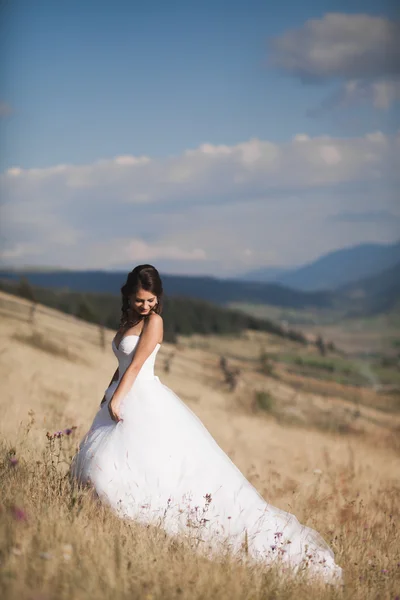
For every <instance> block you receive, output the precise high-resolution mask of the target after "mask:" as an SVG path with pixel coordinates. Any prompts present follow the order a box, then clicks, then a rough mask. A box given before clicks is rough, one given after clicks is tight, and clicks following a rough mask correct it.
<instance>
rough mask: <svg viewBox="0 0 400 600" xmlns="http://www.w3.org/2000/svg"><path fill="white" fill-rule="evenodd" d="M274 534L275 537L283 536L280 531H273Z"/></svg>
mask: <svg viewBox="0 0 400 600" xmlns="http://www.w3.org/2000/svg"><path fill="white" fill-rule="evenodd" d="M274 536H275V537H277V538H280V537H282V536H283V533H282V531H277V532H276V533H274Z"/></svg>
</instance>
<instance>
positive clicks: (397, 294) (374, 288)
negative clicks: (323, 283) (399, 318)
mask: <svg viewBox="0 0 400 600" xmlns="http://www.w3.org/2000/svg"><path fill="white" fill-rule="evenodd" d="M338 291H339V292H340V293H341V294H343V295H344V296H345V297H347V298H348V299H349V300H351V301H352V305H353V308H352V310H351V312H352V314H354V315H356V314H362V315H364V316H371V315H376V314H380V313H383V312H389V311H391V310H393V309H395V308H400V262H398V263H397V264H396V265H395V266H394V267H392V268H390V269H386V270H385V271H382V272H381V273H379V274H378V275H374V276H372V277H367V278H365V279H361V280H359V281H356V282H355V283H352V284H349V285H346V286H343V287H342V288H341V289H340V290H338Z"/></svg>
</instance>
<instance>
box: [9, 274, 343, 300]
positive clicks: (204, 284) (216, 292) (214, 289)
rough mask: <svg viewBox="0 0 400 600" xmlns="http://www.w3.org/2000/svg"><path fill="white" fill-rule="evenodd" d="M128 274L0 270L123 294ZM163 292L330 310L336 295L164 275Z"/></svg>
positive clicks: (43, 282) (47, 283)
mask: <svg viewBox="0 0 400 600" xmlns="http://www.w3.org/2000/svg"><path fill="white" fill-rule="evenodd" d="M126 275H127V273H126V272H124V273H121V272H115V271H113V272H111V271H110V272H107V271H61V270H60V271H58V270H57V271H51V272H50V271H40V272H33V271H31V270H30V271H22V270H21V271H17V270H11V269H10V270H5V269H4V270H1V271H0V279H5V280H7V279H14V280H15V279H19V278H20V277H25V278H26V279H27V280H28V281H29V282H30V283H31V284H32V285H36V286H39V287H45V288H56V289H60V290H70V291H80V292H97V293H110V294H117V295H119V293H120V288H121V286H122V285H123V284H124V283H125V280H126ZM162 279H163V284H164V290H165V292H166V294H167V295H169V296H183V297H185V296H186V297H191V298H197V299H201V300H207V301H209V302H212V303H214V304H227V303H230V302H248V303H252V304H271V305H273V306H282V307H286V308H298V309H300V308H311V307H317V308H330V307H331V306H332V302H333V301H334V296H333V294H331V293H330V292H326V291H322V292H302V291H299V290H292V289H289V288H287V287H285V286H283V285H281V284H277V283H257V282H256V283H254V282H242V281H237V280H236V279H232V280H229V279H225V280H222V279H216V278H213V277H188V276H185V277H183V276H179V275H162Z"/></svg>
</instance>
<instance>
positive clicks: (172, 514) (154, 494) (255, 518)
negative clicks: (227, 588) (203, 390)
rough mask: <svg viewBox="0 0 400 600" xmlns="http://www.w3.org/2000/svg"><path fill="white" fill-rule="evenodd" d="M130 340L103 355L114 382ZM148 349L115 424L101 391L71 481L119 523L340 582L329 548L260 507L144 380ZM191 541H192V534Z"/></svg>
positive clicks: (154, 382) (205, 435) (175, 407)
mask: <svg viewBox="0 0 400 600" xmlns="http://www.w3.org/2000/svg"><path fill="white" fill-rule="evenodd" d="M138 341H139V337H138V336H136V335H126V336H125V337H124V338H122V340H121V342H120V345H119V348H117V347H116V346H115V343H114V341H113V343H112V348H113V351H114V353H115V355H116V357H117V358H118V361H119V377H120V378H121V377H122V375H123V374H124V372H125V370H126V369H127V367H128V366H129V364H130V362H131V360H132V358H133V355H134V352H135V347H136V345H137V343H138ZM159 349H160V345H159V344H158V345H157V346H156V348H155V350H154V351H153V353H152V354H151V355H150V356H149V358H148V359H147V360H146V362H145V363H144V365H143V367H142V368H141V370H140V373H139V375H138V376H137V378H136V380H135V382H134V384H133V386H132V388H131V390H130V391H129V393H128V394H127V395H126V396H125V398H124V399H123V401H122V403H121V418H122V420H121V421H119V422H118V423H116V422H115V421H113V420H112V419H111V417H110V415H109V412H108V402H109V400H110V399H111V398H112V396H113V393H114V391H115V389H116V387H117V385H118V382H117V381H115V382H114V383H112V384H111V385H110V387H109V388H108V390H107V392H106V402H105V403H103V405H101V406H100V408H99V410H98V412H97V414H96V416H95V418H94V421H93V423H92V426H91V428H90V430H89V432H88V433H87V434H86V436H85V437H84V438H83V440H82V441H81V443H80V446H79V450H78V452H77V454H76V455H75V457H74V459H73V462H72V465H71V474H72V476H73V477H74V478H75V479H77V480H78V482H79V483H81V484H83V485H86V484H89V485H91V486H93V487H94V489H95V491H96V492H97V495H98V496H99V498H101V500H103V501H104V502H106V503H108V504H109V505H110V506H111V507H112V508H113V509H114V510H115V511H116V512H117V513H118V514H119V515H120V516H121V517H130V518H134V519H136V520H137V521H139V522H142V523H154V524H158V525H160V526H162V527H163V528H164V529H165V530H166V531H167V532H169V533H171V534H175V533H179V532H182V531H184V532H186V533H187V534H188V535H190V536H192V539H195V540H196V539H197V540H198V539H201V540H203V542H206V543H199V544H198V545H199V547H201V549H202V550H205V548H207V549H208V552H209V553H210V556H215V554H214V553H215V552H217V553H218V552H219V551H222V549H223V548H226V547H227V544H228V546H229V548H230V549H231V551H233V552H234V553H236V552H239V553H241V554H242V555H244V558H245V559H249V558H250V560H252V559H255V560H256V561H264V562H265V563H266V564H272V563H274V564H275V565H276V566H278V567H279V568H283V569H284V570H285V572H288V571H289V572H295V573H296V572H299V571H305V572H306V574H307V575H311V576H312V577H316V578H317V579H321V578H322V580H324V581H326V582H327V583H334V584H335V583H341V580H342V570H341V568H340V567H339V566H337V565H336V563H335V561H334V556H333V552H332V550H331V549H330V548H329V546H328V545H327V544H326V543H325V541H324V540H323V538H322V537H321V536H320V535H319V534H318V533H317V532H316V531H314V530H313V529H311V528H309V527H305V526H303V525H301V524H300V523H299V521H298V520H297V519H296V517H295V516H293V515H291V514H290V513H287V512H285V511H283V510H280V509H278V508H275V507H274V506H271V505H270V504H268V503H267V502H266V501H265V500H264V499H263V498H262V496H261V495H260V494H259V493H258V492H257V490H256V489H255V488H254V486H253V485H252V484H251V483H250V482H249V481H247V479H246V478H245V477H244V475H243V474H242V473H241V472H240V471H239V469H238V468H237V467H236V466H235V465H234V464H233V462H232V461H231V460H230V458H229V457H228V456H227V455H226V454H225V452H223V450H222V449H221V448H220V446H218V444H217V443H216V441H215V440H214V438H213V437H212V436H211V434H210V433H209V432H208V430H207V429H206V427H205V426H204V425H203V424H202V422H201V421H200V419H199V418H198V417H197V416H196V415H195V414H194V413H193V412H192V411H191V410H190V409H189V408H188V407H187V406H186V404H185V403H184V402H183V401H182V400H181V399H180V398H178V396H176V394H174V392H172V391H171V390H170V389H169V388H168V387H166V386H165V385H163V384H162V383H161V382H160V380H159V378H158V377H156V376H155V375H154V363H155V360H156V356H157V353H158V351H159ZM193 536H194V537H193Z"/></svg>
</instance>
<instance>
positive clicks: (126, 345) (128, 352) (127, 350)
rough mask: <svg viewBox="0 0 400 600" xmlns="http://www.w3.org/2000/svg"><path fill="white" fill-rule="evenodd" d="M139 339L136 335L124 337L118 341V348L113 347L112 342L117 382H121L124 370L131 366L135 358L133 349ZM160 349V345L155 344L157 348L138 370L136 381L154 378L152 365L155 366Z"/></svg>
mask: <svg viewBox="0 0 400 600" xmlns="http://www.w3.org/2000/svg"><path fill="white" fill-rule="evenodd" d="M139 339H140V338H139V336H138V335H133V334H131V335H126V336H125V337H123V338H122V340H121V341H120V343H119V347H118V348H117V346H116V345H115V342H114V340H113V341H112V350H113V352H114V354H115V356H116V357H117V359H118V369H119V379H118V381H120V380H121V378H122V376H123V374H124V373H125V371H126V369H127V368H128V367H129V365H130V364H131V362H132V360H133V357H134V356H135V349H136V346H137V345H138V343H139ZM160 347H161V346H160V344H157V346H156V347H155V348H154V350H153V352H152V353H151V354H150V356H149V357H148V359H147V360H146V361H145V363H144V364H143V366H142V368H141V369H140V371H139V374H138V376H137V378H136V380H139V379H140V380H145V379H146V380H148V379H154V377H155V375H154V365H155V362H156V357H157V353H158V351H159V349H160Z"/></svg>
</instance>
